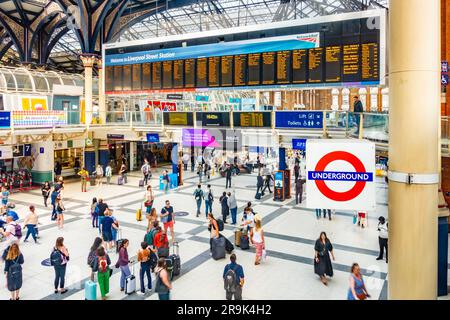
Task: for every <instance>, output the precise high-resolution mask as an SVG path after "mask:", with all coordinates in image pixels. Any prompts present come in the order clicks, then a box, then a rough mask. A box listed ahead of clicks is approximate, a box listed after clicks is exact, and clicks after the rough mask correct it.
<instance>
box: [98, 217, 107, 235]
mask: <svg viewBox="0 0 450 320" xmlns="http://www.w3.org/2000/svg"><path fill="white" fill-rule="evenodd" d="M104 218H105V216H98V233H101V230H100V227H101V225H102V222H103V219H104Z"/></svg>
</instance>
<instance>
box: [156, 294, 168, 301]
mask: <svg viewBox="0 0 450 320" xmlns="http://www.w3.org/2000/svg"><path fill="white" fill-rule="evenodd" d="M158 297H159V300H170V292H168V293H158Z"/></svg>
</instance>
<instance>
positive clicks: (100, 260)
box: [94, 246, 111, 300]
mask: <svg viewBox="0 0 450 320" xmlns="http://www.w3.org/2000/svg"><path fill="white" fill-rule="evenodd" d="M110 265H111V259H110V258H109V255H108V254H107V253H106V251H105V248H103V247H102V246H100V248H98V249H97V257H96V259H95V267H94V270H96V271H97V279H98V286H99V287H100V294H101V296H102V300H106V295H107V294H108V293H109V278H110V276H111V269H110V268H109V266H110Z"/></svg>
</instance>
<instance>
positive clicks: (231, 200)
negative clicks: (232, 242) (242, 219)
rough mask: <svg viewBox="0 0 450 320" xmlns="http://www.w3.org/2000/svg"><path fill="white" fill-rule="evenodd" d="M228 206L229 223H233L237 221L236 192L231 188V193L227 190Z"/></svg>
mask: <svg viewBox="0 0 450 320" xmlns="http://www.w3.org/2000/svg"><path fill="white" fill-rule="evenodd" d="M228 207H229V208H230V213H231V224H232V225H235V224H236V222H237V210H238V207H237V201H236V194H235V191H234V190H233V193H231V192H228Z"/></svg>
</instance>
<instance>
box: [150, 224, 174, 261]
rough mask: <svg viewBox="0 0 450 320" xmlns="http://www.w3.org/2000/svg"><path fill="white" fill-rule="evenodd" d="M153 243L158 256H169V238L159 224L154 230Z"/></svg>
mask: <svg viewBox="0 0 450 320" xmlns="http://www.w3.org/2000/svg"><path fill="white" fill-rule="evenodd" d="M153 245H154V246H155V250H156V251H157V252H158V257H165V258H167V257H168V256H169V253H170V252H169V239H168V238H167V233H166V231H164V229H161V227H159V226H158V228H157V230H156V231H155V236H154V238H153Z"/></svg>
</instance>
